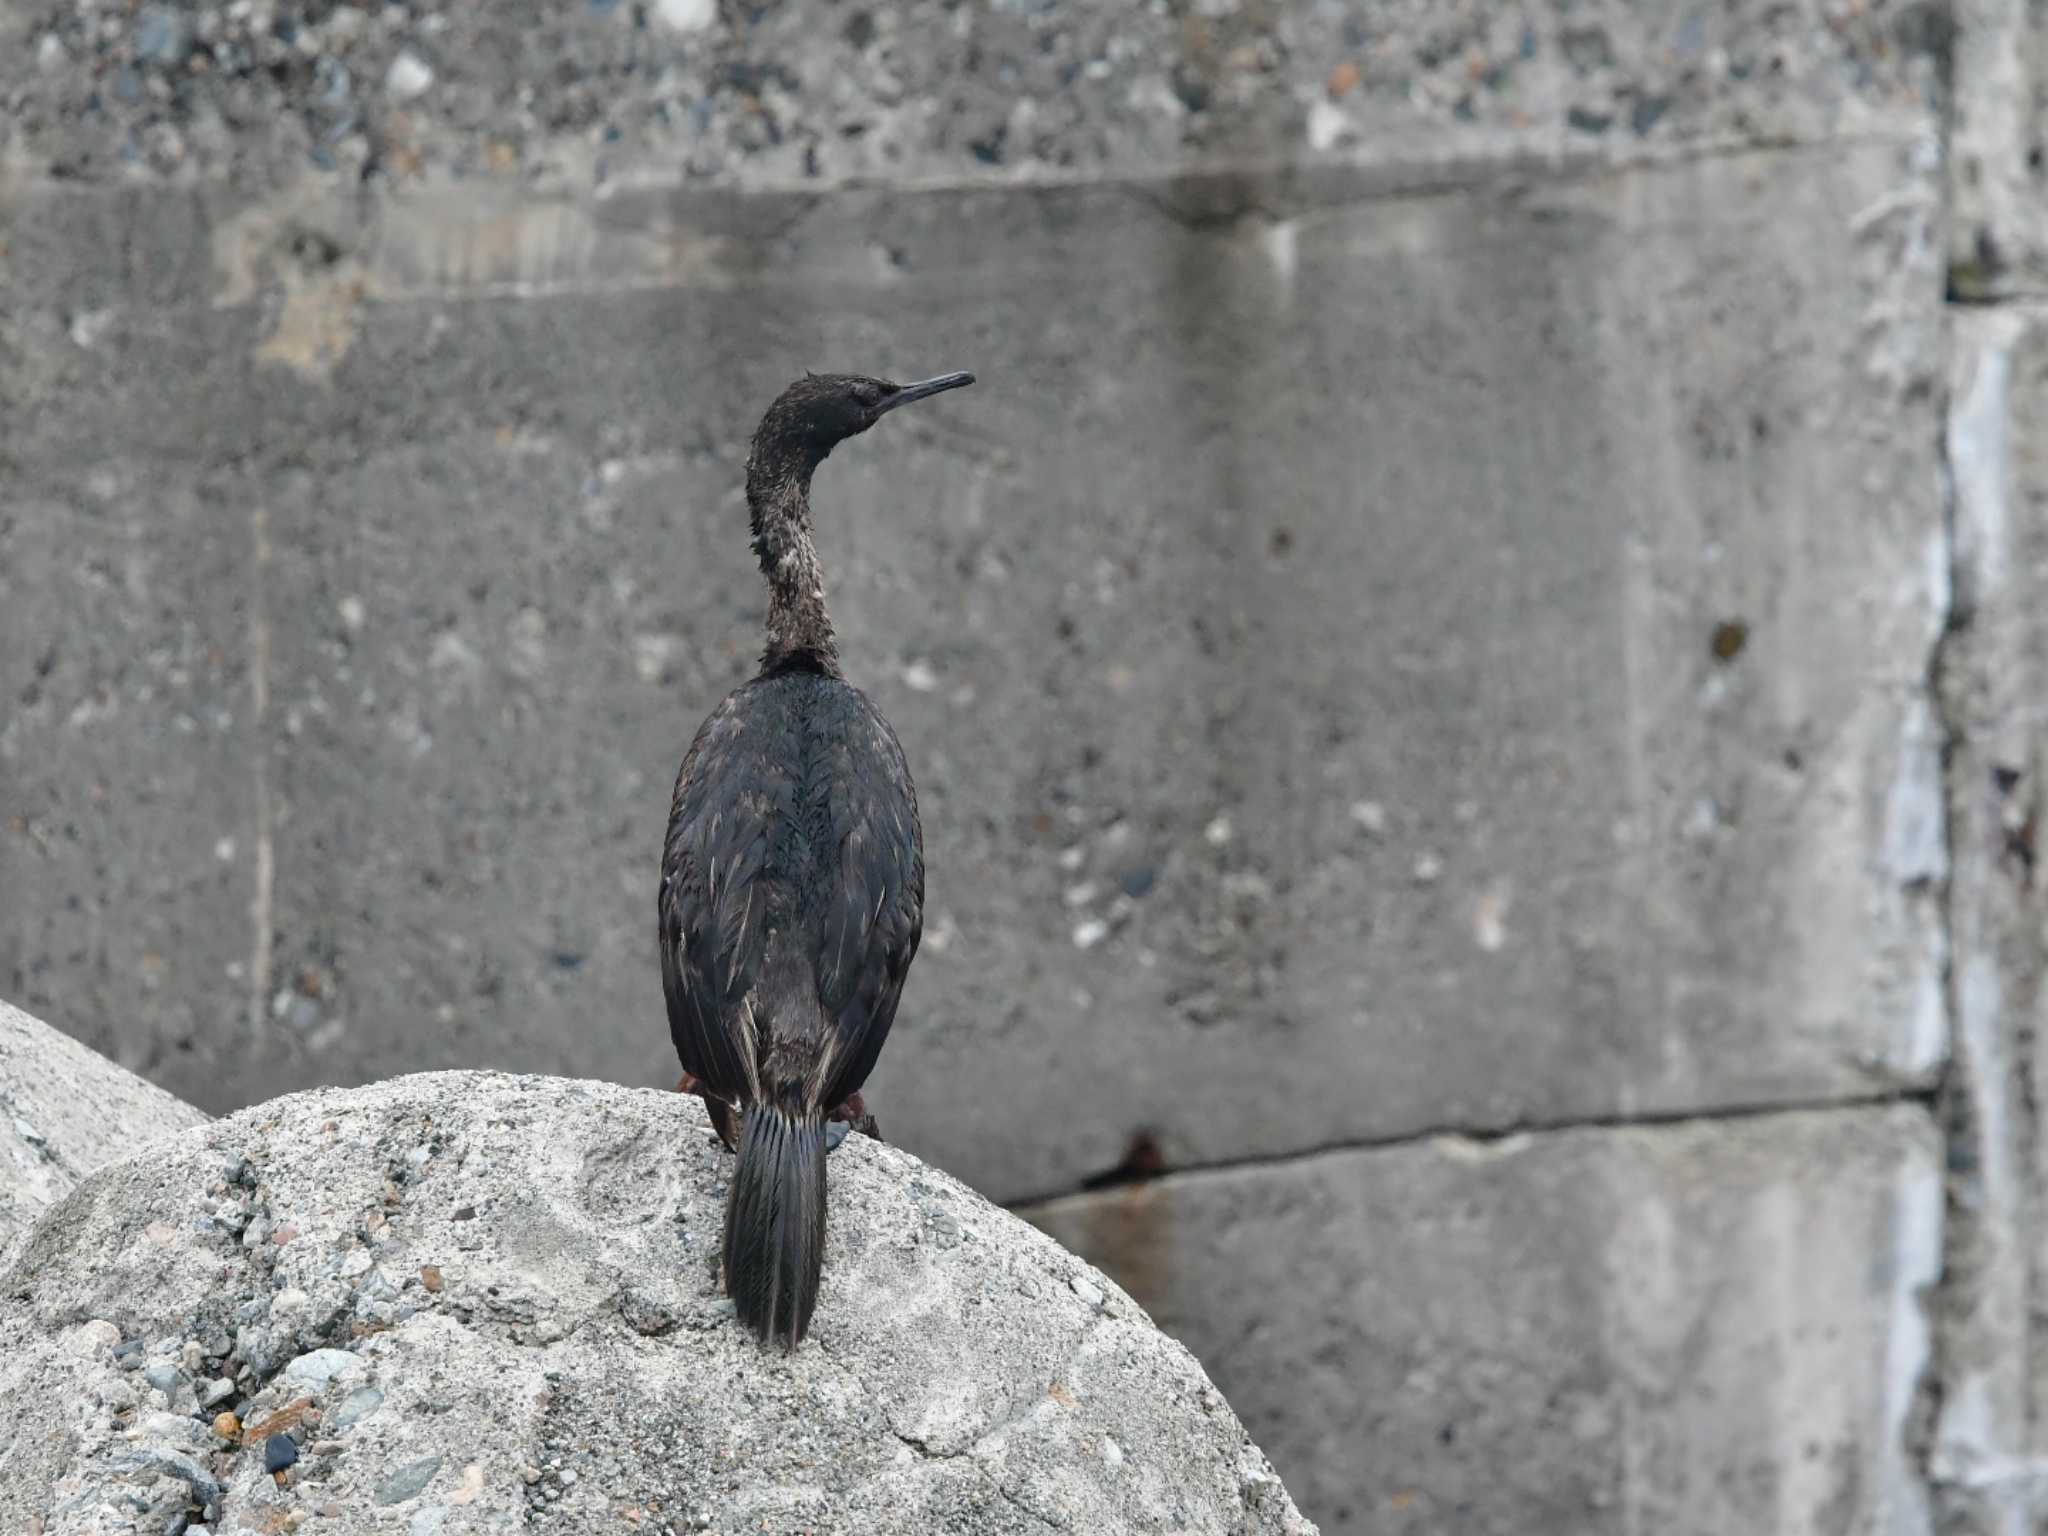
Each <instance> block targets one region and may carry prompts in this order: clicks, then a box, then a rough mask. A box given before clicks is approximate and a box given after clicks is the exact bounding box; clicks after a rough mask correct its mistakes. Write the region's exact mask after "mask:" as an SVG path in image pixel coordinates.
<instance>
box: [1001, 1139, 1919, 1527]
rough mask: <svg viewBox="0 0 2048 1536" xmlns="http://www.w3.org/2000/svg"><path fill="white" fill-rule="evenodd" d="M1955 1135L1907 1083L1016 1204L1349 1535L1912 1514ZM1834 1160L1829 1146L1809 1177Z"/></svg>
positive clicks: (1328, 1522) (1825, 1520)
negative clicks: (1173, 1344) (1185, 1349)
mask: <svg viewBox="0 0 2048 1536" xmlns="http://www.w3.org/2000/svg"><path fill="white" fill-rule="evenodd" d="M1941 1169H1942V1154H1941V1140H1940V1136H1939V1134H1938V1131H1937V1128H1936V1125H1935V1122H1934V1121H1933V1119H1932V1118H1931V1117H1930V1116H1929V1115H1928V1114H1927V1113H1926V1111H1925V1110H1923V1109H1920V1108H1917V1107H1912V1106H1896V1107H1890V1108H1873V1109H1868V1110H1837V1111H1832V1112H1827V1113H1821V1114H1809V1113H1782V1114H1764V1115H1757V1116H1751V1117H1747V1118H1743V1119H1740V1120H1724V1121H1715V1122H1688V1123H1681V1124H1673V1125H1666V1126H1654V1127H1651V1126H1644V1127H1634V1128H1625V1129H1611V1130H1577V1131H1568V1132H1547V1133H1539V1134H1535V1135H1518V1136H1515V1137H1513V1138H1510V1139H1508V1140H1505V1141H1493V1142H1473V1141H1469V1140H1464V1139H1458V1138H1452V1139H1437V1140H1432V1141H1430V1142H1426V1143H1419V1144H1414V1145H1409V1146H1402V1147H1398V1148H1390V1149H1387V1150H1382V1151H1367V1152H1345V1153H1333V1154H1327V1155H1324V1156H1320V1157H1315V1158H1310V1159H1301V1160H1294V1161H1289V1162H1287V1163H1284V1164H1279V1165H1275V1166H1271V1167H1264V1168H1242V1169H1230V1170H1224V1171H1218V1172H1214V1173H1194V1174H1181V1175H1175V1176H1172V1177H1169V1178H1167V1179H1163V1180H1159V1181H1155V1182H1152V1183H1147V1184H1142V1185H1136V1186H1132V1187H1129V1188H1126V1189H1120V1190H1113V1191H1104V1192H1101V1193H1098V1194H1090V1195H1080V1196H1074V1197H1071V1198H1068V1199H1065V1200H1060V1201H1057V1202H1053V1203H1051V1204H1048V1205H1044V1206H1040V1207H1036V1208H1034V1209H1032V1210H1031V1211H1030V1212H1029V1214H1030V1216H1031V1219H1032V1220H1033V1221H1035V1222H1036V1223H1038V1225H1040V1226H1042V1227H1043V1228H1045V1229H1046V1230H1047V1231H1049V1232H1051V1233H1052V1234H1053V1235H1054V1236H1055V1237H1057V1238H1059V1239H1060V1240H1061V1241H1062V1242H1064V1243H1067V1244H1070V1245H1074V1246H1077V1247H1081V1248H1085V1249H1088V1250H1090V1251H1093V1252H1095V1253H1097V1254H1100V1255H1101V1256H1102V1262H1103V1263H1104V1264H1105V1265H1106V1266H1107V1267H1108V1268H1109V1269H1110V1271H1111V1273H1112V1274H1114V1275H1116V1276H1117V1277H1118V1278H1119V1279H1120V1280H1121V1281H1122V1283H1123V1284H1124V1285H1125V1286H1126V1288H1127V1289H1129V1290H1130V1292H1131V1294H1132V1295H1133V1296H1134V1297H1135V1298H1137V1300H1138V1301H1139V1302H1140V1303H1141V1304H1142V1305H1144V1306H1146V1307H1147V1308H1148V1309H1149V1310H1150V1311H1151V1312H1152V1315H1153V1316H1154V1317H1155V1318H1157V1319H1158V1320H1159V1322H1160V1323H1161V1325H1162V1326H1164V1327H1166V1328H1167V1329H1168V1330H1169V1331H1172V1332H1174V1333H1176V1334H1177V1335H1178V1336H1179V1337H1181V1338H1183V1339H1185V1340H1186V1341H1187V1342H1188V1343H1189V1344H1190V1345H1191V1346H1192V1347H1193V1348H1194V1349H1195V1351H1196V1352H1197V1353H1198V1354H1199V1355H1201V1356H1202V1358H1203V1359H1204V1360H1205V1361H1206V1362H1207V1364H1208V1366H1209V1369H1210V1370H1211V1371H1212V1373H1213V1374H1214V1375H1215V1377H1216V1379H1217V1381H1218V1383H1219V1384H1220V1385H1221V1386H1223V1388H1224V1390H1225V1391H1226V1392H1228V1393H1229V1395H1230V1398H1231V1401H1232V1402H1233V1403H1235V1404H1237V1405H1238V1407H1239V1409H1240V1411H1242V1412H1243V1413H1245V1415H1246V1416H1247V1419H1248V1420H1252V1421H1256V1422H1259V1423H1260V1424H1262V1425H1263V1426H1264V1428H1263V1431H1262V1440H1263V1443H1264V1444H1265V1446H1266V1448H1267V1450H1268V1451H1269V1452H1270V1453H1271V1454H1272V1456H1273V1458H1274V1461H1275V1464H1276V1465H1277V1466H1278V1467H1279V1469H1280V1471H1281V1473H1282V1474H1283V1475H1284V1476H1285V1477H1286V1478H1287V1481H1288V1483H1289V1486H1290V1487H1292V1488H1293V1489H1294V1490H1295V1491H1296V1492H1297V1494H1298V1495H1299V1496H1300V1497H1301V1499H1302V1500H1303V1502H1304V1505H1305V1506H1311V1507H1314V1508H1315V1509H1317V1510H1318V1511H1319V1512H1320V1513H1319V1515H1318V1518H1319V1519H1321V1520H1322V1521H1323V1523H1324V1527H1325V1529H1327V1530H1329V1531H1332V1532H1358V1533H1365V1532H1373V1533H1383V1536H1394V1533H1404V1532H1415V1533H1423V1532H1432V1533H1433V1532H1441V1531H1459V1532H1471V1533H1475V1536H1476V1533H1482V1532H1483V1533H1501V1536H1522V1533H1529V1532H1559V1533H1563V1532H1572V1533H1574V1536H1600V1533H1609V1532H1613V1533H1630V1536H1636V1533H1640V1536H1680V1533H1688V1536H1689V1533H1697V1536H1725V1533H1727V1532H1731V1531H1757V1532H1764V1531H1771V1532H1785V1533H1788V1536H1789V1533H1791V1532H1801V1533H1807V1536H1849V1533H1895V1532H1896V1533H1903V1532H1925V1531H1927V1530H1929V1529H1930V1525H1929V1521H1928V1509H1927V1503H1926V1494H1925V1490H1924V1488H1923V1486H1922V1485H1921V1483H1920V1482H1919V1478H1918V1466H1917V1464H1916V1462H1915V1460H1914V1459H1913V1454H1912V1452H1911V1450H1910V1448H1909V1433H1910V1432H1911V1431H1912V1430H1913V1421H1914V1419H1915V1415H1916V1401H1915V1400H1916V1393H1917V1392H1918V1390H1919V1389H1920V1385H1921V1383H1920V1373H1921V1371H1922V1370H1923V1368H1924V1367H1925V1365H1926V1364H1927V1359H1928V1331H1929V1330H1928V1323H1927V1319H1926V1315H1925V1312H1924V1310H1923V1307H1924V1304H1925V1297H1924V1295H1923V1294H1922V1293H1923V1289H1924V1288H1931V1287H1932V1286H1933V1285H1934V1283H1935V1282H1936V1280H1937V1279H1938V1277H1939V1273H1940V1265H1941V1224H1942V1182H1941ZM1822 1170H1825V1173H1824V1176H1823V1175H1822V1172H1821V1171H1822Z"/></svg>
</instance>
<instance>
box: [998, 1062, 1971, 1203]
mask: <svg viewBox="0 0 2048 1536" xmlns="http://www.w3.org/2000/svg"><path fill="white" fill-rule="evenodd" d="M1939 1089H1940V1082H1939V1080H1938V1079H1937V1080H1934V1081H1930V1082H1926V1083H1915V1082H1905V1083H1901V1084H1899V1085H1897V1086H1895V1087H1893V1088H1890V1089H1887V1090H1884V1091H1881V1092H1875V1093H1860V1094H1841V1095H1837V1096H1835V1097H1832V1098H1816V1099H1774V1100H1770V1101H1767V1102H1757V1103H1741V1102H1737V1103H1729V1104H1719V1105H1704V1106H1699V1107H1696V1108H1688V1109H1673V1110H1639V1111H1636V1112H1634V1113H1631V1114H1612V1115H1581V1116H1575V1117H1571V1118H1566V1119H1559V1120H1517V1121H1511V1122H1509V1123H1507V1124H1505V1125H1500V1126H1468V1125H1439V1126H1426V1127H1423V1128H1422V1129H1419V1130H1414V1131H1404V1132H1401V1133H1399V1134H1397V1135H1392V1136H1358V1137H1348V1138H1339V1139H1335V1140H1331V1141H1323V1142H1317V1143H1315V1144H1314V1145H1312V1146H1307V1147H1296V1148H1290V1149H1289V1150H1287V1151H1284V1152H1265V1153H1258V1154H1254V1155H1251V1156H1246V1157H1225V1158H1216V1159H1213V1160H1208V1161H1201V1160H1197V1161H1193V1162H1185V1163H1176V1164H1173V1165H1172V1166H1170V1167H1167V1168H1164V1169H1162V1170H1161V1171H1160V1172H1158V1173H1156V1174H1152V1175H1148V1176H1146V1177H1143V1178H1133V1179H1124V1180H1115V1181H1111V1182H1108V1183H1100V1184H1094V1185H1088V1184H1084V1183H1081V1182H1076V1183H1074V1184H1070V1185H1067V1186H1064V1187H1062V1188H1060V1189H1056V1190H1050V1191H1046V1192H1044V1193H1040V1194H1030V1195H1020V1196H1018V1197H1016V1198H1015V1199H1011V1200H1006V1201H1004V1202H1003V1205H1004V1208H1005V1209H1006V1210H1010V1211H1017V1212H1021V1211H1025V1210H1028V1209H1029V1208H1031V1207H1033V1206H1040V1205H1051V1204H1053V1203H1054V1202H1056V1201H1061V1200H1069V1199H1076V1198H1085V1197H1087V1196H1090V1195H1096V1194H1101V1193H1104V1192H1106V1191H1114V1190H1117V1189H1125V1188H1132V1187H1137V1186H1142V1185H1150V1184H1168V1183H1171V1182H1173V1181H1175V1180H1179V1179H1191V1178H1204V1177H1224V1176H1228V1175H1230V1174H1234V1173H1243V1172H1256V1171H1258V1170H1261V1169H1269V1168H1290V1167H1294V1166H1296V1165H1298V1164H1300V1163H1304V1162H1309V1161H1311V1160H1313V1159H1316V1158H1324V1157H1343V1156H1347V1155H1349V1154H1351V1153H1356V1152H1393V1151H1399V1150H1401V1149H1403V1148H1412V1147H1426V1146H1428V1145H1430V1144H1431V1143H1438V1142H1441V1143H1451V1144H1457V1143H1464V1144H1466V1145H1468V1146H1471V1147H1475V1148H1479V1149H1490V1150H1492V1151H1494V1152H1495V1153H1497V1154H1499V1155H1507V1154H1510V1153H1512V1152H1514V1151H1516V1150H1519V1148H1518V1147H1517V1146H1516V1145H1513V1144H1515V1143H1520V1142H1523V1141H1531V1140H1534V1139H1535V1138H1537V1137H1543V1136H1559V1135H1569V1134H1571V1133H1573V1132H1578V1131H1627V1130H1665V1129H1673V1128H1679V1127H1684V1126H1693V1125H1719V1124H1727V1123H1730V1122H1740V1121H1744V1120H1766V1119H1771V1118H1774V1117H1776V1116H1780V1115H1811V1114H1830V1113H1853V1112H1855V1111H1858V1110H1871V1109H1884V1108H1889V1107H1891V1106H1893V1105H1902V1104H1903V1105H1913V1106H1916V1107H1918V1108H1920V1109H1923V1110H1926V1111H1928V1112H1929V1113H1932V1112H1933V1110H1934V1108H1935V1103H1936V1095H1937V1093H1938V1092H1939Z"/></svg>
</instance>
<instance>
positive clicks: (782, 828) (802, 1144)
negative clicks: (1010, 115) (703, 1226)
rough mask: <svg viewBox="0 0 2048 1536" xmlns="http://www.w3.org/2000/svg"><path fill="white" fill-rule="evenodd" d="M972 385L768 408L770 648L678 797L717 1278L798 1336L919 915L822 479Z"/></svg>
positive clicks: (677, 962)
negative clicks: (836, 598)
mask: <svg viewBox="0 0 2048 1536" xmlns="http://www.w3.org/2000/svg"><path fill="white" fill-rule="evenodd" d="M973 382H974V375H973V374H971V373H947V374H941V375H940V376H939V377H937V378H934V379H926V380H924V381H923V382H921V383H917V384H892V383H890V382H888V381H887V380H886V379H871V378H863V377H859V376H856V375H845V374H833V375H823V376H819V375H812V374H806V375H805V376H804V377H803V378H801V379H799V380H797V381H796V382H795V383H794V384H792V385H790V386H789V388H788V389H786V390H784V391H783V392H782V394H781V396H780V397H779V398H778V399H777V400H776V401H775V403H774V404H773V405H771V406H770V407H769V408H768V412H767V414H766V415H765V416H763V417H762V419H761V425H760V427H759V428H758V429H757V430H756V431H755V433H754V441H753V449H752V452H751V453H750V454H749V455H748V458H747V507H748V511H749V513H750V516H751V521H752V524H753V534H754V553H755V555H756V556H757V557H758V558H759V560H760V562H761V574H762V575H763V576H765V577H766V578H767V581H768V646H767V650H766V651H765V653H764V654H763V655H762V658H761V670H760V673H759V674H758V675H757V676H755V677H754V678H753V679H752V680H751V681H749V682H747V683H744V684H742V685H741V686H740V687H739V688H737V689H735V690H734V691H733V692H732V693H731V694H729V695H728V696H727V697H726V699H725V701H724V702H723V703H721V704H720V705H719V706H718V708H717V709H715V710H713V711H712V712H711V716H710V718H709V719H707V720H706V721H705V722H704V724H703V726H702V727H701V728H700V729H699V730H698V732H697V738H696V740H695V741H693V742H692V743H691V744H690V750H689V753H688V754H687V755H686V756H685V757H684V758H683V766H682V771H681V773H680V774H678V775H677V778H676V790H675V798H674V800H673V802H672V803H671V806H670V809H669V821H668V838H667V841H666V843H665V844H664V846H663V849H662V859H661V894H660V899H659V902H658V906H659V911H660V944H661V982H662V990H663V992H664V993H665V994H666V996H667V1000H668V1022H669V1034H670V1035H671V1037H672V1038H673V1039H674V1041H675V1046H676V1054H677V1055H678V1056H679V1057H681V1058H682V1063H683V1080H682V1082H681V1083H680V1084H679V1085H678V1086H679V1087H681V1088H682V1089H683V1090H684V1091H686V1092H693V1093H698V1094H701V1095H702V1096H703V1098H704V1101H705V1104H706V1106H707V1107H708V1109H709V1110H710V1113H711V1121H712V1124H713V1125H714V1126H715V1127H716V1128H717V1131H718V1135H719V1139H720V1140H722V1141H723V1142H724V1143H725V1145H726V1146H727V1147H728V1148H729V1149H731V1150H733V1151H735V1152H737V1153H738V1154H739V1162H738V1165H737V1167H736V1168H735V1169H734V1172H733V1177H732V1188H731V1194H730V1195H729V1196H728V1198H727V1202H726V1209H725V1244H724V1269H725V1288H726V1293H727V1294H728V1295H729V1296H731V1297H732V1299H733V1303H734V1306H735V1309H736V1311H737V1313H738V1315H739V1319H740V1321H741V1323H743V1324H744V1325H745V1326H746V1327H748V1328H749V1329H751V1330H752V1331H753V1332H754V1333H755V1334H756V1335H757V1336H758V1337H759V1338H760V1339H761V1340H762V1342H764V1343H765V1342H767V1341H768V1340H770V1339H778V1340H780V1341H782V1343H783V1345H784V1346H785V1348H787V1349H791V1350H793V1349H795V1348H796V1346H797V1344H798V1342H799V1341H800V1340H801V1339H802V1338H803V1336H804V1330H805V1329H806V1328H807V1327H808V1326H809V1325H810V1320H811V1311H812V1308H813V1307H814V1306H815V1305H816V1303H817V1298H818V1280H819V1272H820V1265H821V1261H822V1259H823V1254H824V1245H825V1156H826V1154H827V1152H829V1151H830V1150H832V1148H835V1147H837V1146H838V1145H839V1142H840V1140H841V1139H843V1138H844V1137H845V1135H846V1133H847V1128H848V1127H849V1126H857V1127H859V1128H860V1129H862V1130H864V1131H866V1132H867V1133H868V1134H870V1135H875V1134H877V1133H876V1128H875V1123H874V1119H873V1117H872V1116H870V1115H868V1114H867V1111H866V1108H865V1106H864V1105H863V1104H862V1102H861V1097H860V1089H861V1085H862V1084H863V1083H865V1082H866V1081H867V1077H868V1074H869V1073H870V1072H871V1071H873V1070H874V1065H875V1058H876V1057H877V1056H878V1055H879V1054H880V1053H881V1049H882V1042H883V1040H884V1039H886V1038H887V1036H888V1033H889V1025H890V1023H891V1022H892V1021H893V1020H894V1019H895V1017H896V1003H897V1000H898V998H900V997H901V996H902V992H903V978H904V976H905V975H906V974H907V973H908V971H909V969H910V962H911V959H912V957H913V956H915V955H916V953H917V944H918V939H919V938H920V936H921V935H922V933H923V930H924V835H923V832H922V830H921V829H920V828H919V826H918V820H917V792H916V790H915V789H914V788H913V787H912V785H911V782H910V770H909V768H908V766H907V765H906V764H905V763H904V760H903V748H902V746H901V745H900V744H898V742H897V740H896V733H895V732H894V731H893V730H891V729H890V727H889V722H888V721H886V720H884V719H883V718H882V716H881V713H880V711H878V710H877V709H876V708H875V706H874V705H873V704H872V703H870V702H869V701H868V698H867V695H865V694H864V693H862V692H861V691H860V690H859V689H858V688H856V687H854V686H853V685H852V684H851V683H849V682H847V681H846V679H845V678H844V677H843V676H842V675H841V673H840V670H839V655H838V649H837V647H836V645H835V643H834V640H833V633H832V620H831V618H830V616H829V615H828V614H827V613H826V611H825V591H824V574H823V572H822V570H821V569H820V567H819V564H818V552H817V548H816V546H815V545H814V544H813V542H812V538H811V474H812V472H813V471H814V470H816V469H817V467H818V466H819V465H820V464H822V463H823V462H824V460H825V456H826V455H827V454H829V453H830V452H831V451H832V449H833V447H834V446H835V445H836V444H838V443H839V442H840V441H841V440H842V439H845V438H849V437H852V436H855V435H856V434H858V433H861V432H865V431H867V429H868V428H869V427H871V426H873V425H874V424H875V423H876V422H877V421H879V420H880V419H881V418H882V416H883V415H884V414H885V413H887V412H889V411H893V410H894V409H896V407H897V406H899V405H908V404H909V403H910V402H911V401H913V400H922V399H924V398H926V397H927V396H930V395H936V394H938V393H940V392H941V391H943V390H948V389H958V388H960V387H961V386H962V385H965V384H972V383H973ZM828 1131H829V1132H830V1133H832V1134H830V1135H829V1137H828Z"/></svg>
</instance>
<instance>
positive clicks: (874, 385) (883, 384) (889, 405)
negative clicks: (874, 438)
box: [754, 373, 974, 469]
mask: <svg viewBox="0 0 2048 1536" xmlns="http://www.w3.org/2000/svg"><path fill="white" fill-rule="evenodd" d="M973 382H974V375H973V374H971V373H942V374H940V375H939V376H938V377H937V378H935V379H921V380H919V381H918V382H917V383H915V384H892V383H890V382H889V380H887V379H871V378H867V377H864V376H863V375H861V374H857V373H807V374H805V375H804V376H803V377H802V378H800V379H798V380H797V381H796V382H795V383H794V384H792V385H790V386H789V388H787V389H785V390H784V391H783V392H782V393H781V394H780V395H778V396H777V397H776V400H775V403H774V404H773V405H771V406H769V407H768V413H767V415H765V416H763V417H762V418H761V425H760V426H759V427H758V428H757V429H756V430H755V432H754V458H755V460H756V461H757V462H761V463H785V464H786V463H789V462H791V461H792V460H793V461H795V462H796V463H798V464H801V465H802V466H803V467H804V468H805V469H815V468H816V467H817V466H818V465H819V464H821V463H823V462H824V460H825V455H826V454H828V453H830V452H831V451H832V450H833V448H835V447H836V446H837V445H838V444H839V443H840V442H842V441H843V440H844V439H846V438H849V437H857V436H858V435H859V434H861V433H863V432H865V431H867V429H868V428H869V427H872V426H873V425H874V424H875V423H876V422H878V421H880V420H881V419H882V417H883V416H885V415H887V414H888V413H889V412H890V411H893V410H895V409H896V407H897V406H899V405H908V404H910V402H911V401H913V400H923V399H926V398H928V397H929V396H932V395H937V394H943V393H944V392H945V391H946V390H949V389H959V388H961V387H962V386H964V385H968V384H972V383H973Z"/></svg>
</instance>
